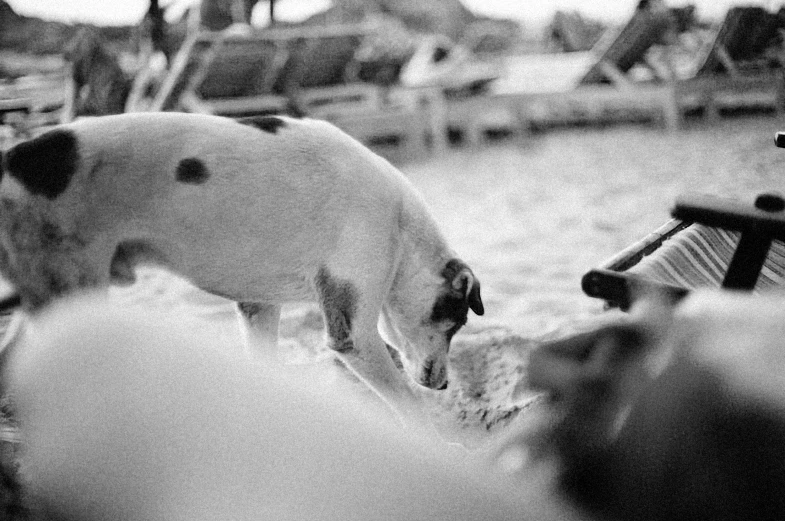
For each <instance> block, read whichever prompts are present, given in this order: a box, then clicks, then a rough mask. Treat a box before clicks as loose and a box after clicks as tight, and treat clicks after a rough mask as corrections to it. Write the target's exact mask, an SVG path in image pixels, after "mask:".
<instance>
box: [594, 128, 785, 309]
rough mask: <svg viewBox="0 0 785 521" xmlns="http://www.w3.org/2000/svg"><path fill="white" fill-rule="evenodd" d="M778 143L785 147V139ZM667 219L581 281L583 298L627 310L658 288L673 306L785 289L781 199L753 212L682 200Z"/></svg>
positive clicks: (758, 204)
mask: <svg viewBox="0 0 785 521" xmlns="http://www.w3.org/2000/svg"><path fill="white" fill-rule="evenodd" d="M781 141H782V143H783V144H785V137H783V138H782V140H781ZM780 146H783V145H780ZM672 215H673V217H674V219H673V220H672V221H670V222H668V223H666V224H665V225H663V226H662V227H660V228H659V229H657V230H655V231H654V232H652V233H651V234H649V235H648V236H646V237H645V238H644V239H642V240H641V241H639V242H637V243H635V244H633V245H632V246H630V247H628V248H626V249H625V250H623V251H622V252H620V253H619V254H617V255H615V256H614V257H612V258H611V259H609V260H608V261H606V262H604V263H603V264H602V265H601V266H600V267H598V268H595V269H592V270H591V271H589V272H588V273H586V274H585V275H584V277H583V279H582V287H583V291H584V292H585V293H586V294H587V295H589V296H591V297H597V298H601V299H604V300H605V301H606V302H607V303H608V304H609V305H610V306H611V307H619V308H621V309H625V310H626V309H627V308H629V306H630V305H631V304H632V303H633V301H634V299H635V297H636V296H637V295H638V294H639V292H640V291H641V290H643V289H644V288H654V287H656V288H659V289H660V290H663V291H665V292H666V293H667V294H669V295H670V296H671V297H672V298H673V299H674V300H678V299H680V298H681V297H683V296H684V295H686V294H687V293H688V292H689V291H690V290H692V289H696V288H700V287H724V288H728V289H737V290H754V291H761V290H765V289H767V288H772V287H777V286H784V285H785V200H783V198H782V197H781V196H779V195H776V194H761V195H759V196H758V198H757V199H756V201H755V204H754V205H753V206H750V205H746V204H742V203H740V202H737V201H733V200H726V199H720V198H715V197H707V196H687V197H681V198H679V199H678V200H677V202H676V205H675V207H674V209H673V212H672Z"/></svg>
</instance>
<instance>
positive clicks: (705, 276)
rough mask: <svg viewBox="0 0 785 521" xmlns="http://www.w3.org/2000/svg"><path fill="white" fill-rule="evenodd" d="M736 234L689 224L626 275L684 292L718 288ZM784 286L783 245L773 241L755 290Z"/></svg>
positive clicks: (727, 263)
mask: <svg viewBox="0 0 785 521" xmlns="http://www.w3.org/2000/svg"><path fill="white" fill-rule="evenodd" d="M739 236H740V233H738V232H733V231H728V230H723V229H720V228H712V227H708V226H703V225H701V224H691V225H690V226H688V227H687V228H685V229H683V230H681V231H679V232H678V233H675V234H674V235H673V236H671V237H670V238H668V239H666V240H665V241H663V242H662V244H661V245H660V246H659V248H657V249H656V250H654V252H652V253H651V254H650V255H647V256H645V257H643V258H642V259H641V260H640V261H639V262H638V263H637V264H635V265H634V266H632V267H630V268H629V270H627V271H628V273H631V274H635V275H640V276H643V277H646V278H649V279H653V280H655V281H657V282H661V283H665V284H669V285H672V286H678V287H682V288H687V289H695V288H699V287H707V286H708V287H719V286H720V285H721V284H722V280H723V278H724V277H725V273H726V272H727V271H728V265H729V264H730V261H731V258H732V257H733V253H734V251H735V250H736V245H737V244H738V242H739ZM776 286H785V243H783V242H781V241H776V240H775V241H773V242H772V244H771V248H770V249H769V254H768V257H767V258H766V263H765V264H764V266H763V269H762V271H761V273H760V276H759V277H758V283H757V285H756V286H755V290H756V291H757V290H761V289H765V288H771V287H776Z"/></svg>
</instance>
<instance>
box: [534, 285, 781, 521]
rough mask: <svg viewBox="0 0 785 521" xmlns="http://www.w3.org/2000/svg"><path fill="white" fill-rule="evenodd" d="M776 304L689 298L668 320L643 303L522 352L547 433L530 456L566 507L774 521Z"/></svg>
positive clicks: (617, 515) (612, 515)
mask: <svg viewBox="0 0 785 521" xmlns="http://www.w3.org/2000/svg"><path fill="white" fill-rule="evenodd" d="M783 303H784V302H783V296H782V295H781V294H778V293H769V294H767V295H766V296H745V295H742V294H740V293H732V292H725V293H720V292H716V291H715V292H703V293H700V292H699V293H696V294H694V295H693V296H690V297H688V299H687V300H686V301H685V302H684V304H682V305H681V306H679V307H678V308H676V311H675V313H674V314H673V315H671V314H670V309H669V308H666V307H664V304H663V305H660V304H655V305H652V301H650V300H643V301H641V304H640V306H641V307H640V308H639V309H638V310H637V314H636V317H637V318H635V319H633V320H631V321H629V322H623V323H619V324H617V325H614V326H610V327H606V328H603V329H601V330H598V331H595V332H593V333H588V334H584V335H580V336H576V337H573V338H570V339H568V340H563V341H559V342H555V343H552V344H548V345H545V346H543V347H542V348H541V349H539V350H538V351H537V352H536V353H534V354H533V356H532V359H531V365H530V378H531V383H532V385H533V386H535V387H539V388H542V389H546V390H547V391H549V393H550V396H551V404H550V406H549V414H551V419H552V421H553V424H552V426H553V428H552V431H551V432H550V433H549V435H548V436H546V437H543V438H540V440H541V442H542V443H541V445H539V449H540V450H542V451H543V453H544V454H548V455H550V456H555V459H556V460H557V461H558V466H559V486H560V488H561V490H562V491H563V492H564V493H565V494H566V496H567V497H569V498H571V499H572V500H573V501H575V502H576V503H578V504H579V505H581V506H582V507H583V508H585V509H587V511H588V512H591V513H593V514H596V515H599V516H601V517H602V518H605V519H638V520H666V519H693V520H702V519H706V520H709V519H711V520H742V519H772V520H773V519H783V517H785V499H783V496H782V490H783V489H785V391H783V386H782V379H783V376H782V375H783V374H785V357H783V355H782V353H783V349H784V348H785V345H784V343H785V340H783V339H785V311H783V310H784V309H785V306H783ZM660 306H663V307H660ZM645 307H648V309H646V310H644V309H643V308H645ZM634 313H635V311H634Z"/></svg>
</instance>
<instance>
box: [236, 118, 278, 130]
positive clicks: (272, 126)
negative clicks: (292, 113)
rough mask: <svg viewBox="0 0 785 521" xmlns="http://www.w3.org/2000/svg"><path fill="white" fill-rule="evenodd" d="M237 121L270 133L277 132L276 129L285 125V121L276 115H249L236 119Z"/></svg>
mask: <svg viewBox="0 0 785 521" xmlns="http://www.w3.org/2000/svg"><path fill="white" fill-rule="evenodd" d="M237 121H239V122H240V123H242V124H243V125H248V126H250V127H254V128H258V129H259V130H261V131H263V132H269V133H270V134H277V133H278V129H280V128H283V127H285V126H286V121H284V120H283V119H281V118H279V117H277V116H251V117H247V118H241V119H238V120H237Z"/></svg>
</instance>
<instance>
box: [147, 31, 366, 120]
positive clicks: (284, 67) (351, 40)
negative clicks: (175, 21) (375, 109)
mask: <svg viewBox="0 0 785 521" xmlns="http://www.w3.org/2000/svg"><path fill="white" fill-rule="evenodd" d="M367 32H368V29H367V28H366V27H365V26H357V25H352V26H333V27H326V28H322V27H317V28H304V29H290V28H285V29H267V30H254V29H251V28H246V30H244V31H239V30H233V29H228V30H225V31H220V32H212V31H200V32H198V33H196V34H194V35H192V36H191V37H190V38H189V39H188V40H186V42H185V43H184V44H183V45H182V47H181V48H180V50H179V51H178V53H177V55H176V56H175V58H174V59H173V61H172V66H171V69H170V71H169V74H168V75H167V77H166V79H165V80H164V82H163V85H162V87H161V89H160V90H159V92H158V93H157V94H156V96H155V100H154V102H153V105H152V107H151V109H152V110H185V111H189V112H204V113H211V114H220V115H225V116H232V117H241V116H248V115H254V114H260V113H270V112H284V111H286V109H287V107H288V106H289V104H290V103H291V102H292V100H293V98H299V97H300V96H301V94H302V93H310V94H311V95H312V96H311V97H314V94H313V91H317V90H318V89H320V88H327V89H331V90H330V91H329V94H328V95H327V96H328V97H336V96H339V90H340V87H341V86H344V85H347V83H348V82H346V80H347V73H346V72H347V70H348V69H349V67H350V64H351V62H352V60H353V59H354V54H355V51H356V50H357V48H358V47H359V45H360V43H361V41H362V39H363V38H364V36H365V35H366V34H367ZM351 87H354V86H353V85H352V86H351ZM369 87H370V86H369ZM351 90H352V97H353V98H356V96H357V94H356V91H357V89H356V88H351ZM304 109H305V110H306V111H307V107H305V108H304Z"/></svg>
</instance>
